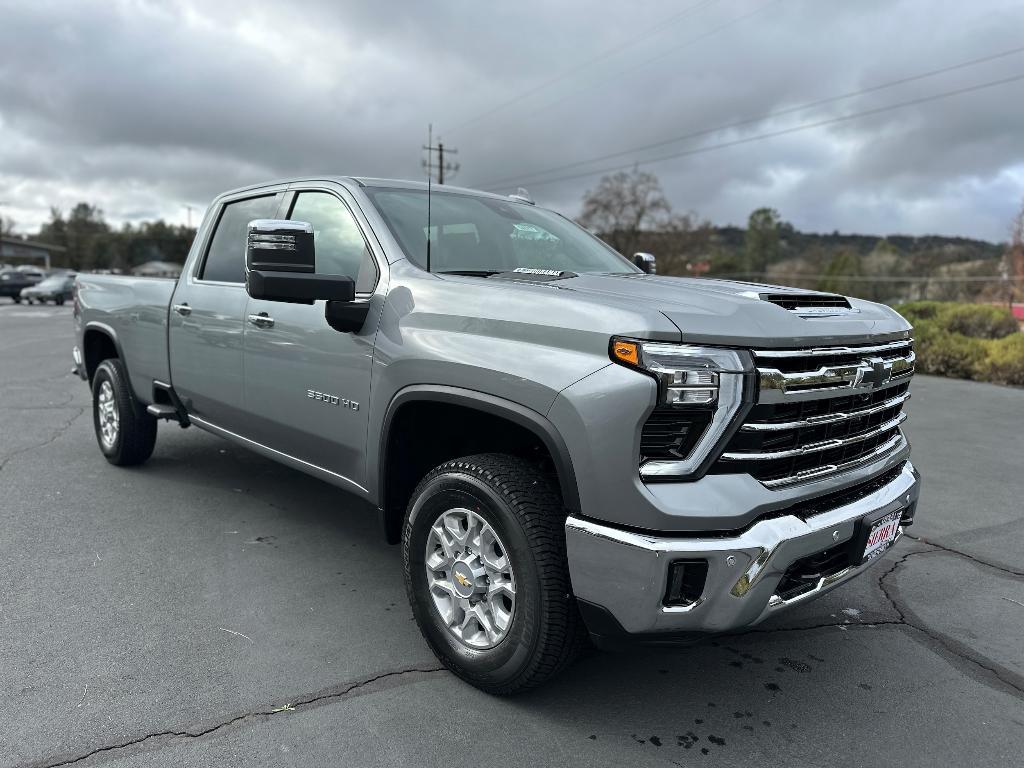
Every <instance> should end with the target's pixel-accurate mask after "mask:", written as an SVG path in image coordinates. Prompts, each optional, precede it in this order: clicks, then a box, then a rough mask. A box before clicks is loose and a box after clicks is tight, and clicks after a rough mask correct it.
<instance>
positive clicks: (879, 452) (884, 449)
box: [761, 432, 906, 488]
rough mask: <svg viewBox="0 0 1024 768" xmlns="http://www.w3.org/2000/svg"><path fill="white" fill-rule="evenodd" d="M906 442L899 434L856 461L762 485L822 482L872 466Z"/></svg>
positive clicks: (815, 469) (768, 481)
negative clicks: (871, 464)
mask: <svg viewBox="0 0 1024 768" xmlns="http://www.w3.org/2000/svg"><path fill="white" fill-rule="evenodd" d="M905 442H906V440H905V438H904V437H903V433H902V432H897V433H896V434H895V435H893V436H892V437H890V438H889V439H888V440H886V441H885V442H884V443H882V444H881V445H879V446H876V447H875V448H873V449H872V450H871V451H869V452H868V453H867V454H865V455H864V456H858V457H857V458H856V459H850V460H849V461H844V462H842V463H841V464H826V465H824V466H822V467H815V468H814V469H805V470H802V471H800V472H797V473H795V474H793V475H790V476H789V477H780V478H778V479H776V480H762V481H761V484H762V485H764V486H765V487H766V488H781V487H783V486H785V485H792V484H793V483H808V482H810V481H811V480H821V479H822V478H825V477H828V476H829V475H837V474H839V473H840V472H848V471H849V470H851V469H856V468H857V467H860V466H863V465H864V464H870V463H871V462H872V461H877V460H878V459H879V458H881V457H882V456H884V455H885V454H887V453H889V452H890V451H894V450H896V449H897V448H899V447H900V446H902V445H903V444H904V443H905Z"/></svg>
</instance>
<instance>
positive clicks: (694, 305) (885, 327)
mask: <svg viewBox="0 0 1024 768" xmlns="http://www.w3.org/2000/svg"><path fill="white" fill-rule="evenodd" d="M545 287H557V289H558V290H559V291H565V292H567V293H572V294H574V295H576V296H578V297H579V298H581V299H590V300H593V301H595V302H597V303H601V302H610V303H615V304H619V305H623V304H624V305H626V306H631V307H633V308H637V309H639V308H641V307H642V308H644V309H649V310H657V311H659V312H660V313H661V314H663V315H664V316H665V317H667V318H668V319H669V320H670V321H671V322H672V323H673V324H675V325H676V327H678V328H679V331H680V333H681V335H682V340H683V341H689V342H698V343H710V344H729V345H733V346H763V347H798V346H804V345H806V344H814V345H822V344H852V343H857V342H859V341H868V340H871V341H879V340H883V339H885V338H886V337H891V338H898V337H902V336H905V335H906V332H907V331H909V330H910V328H911V326H910V324H909V323H907V321H906V320H904V319H903V318H902V317H901V316H900V315H899V314H898V313H897V312H895V311H894V310H892V309H890V308H889V307H886V306H885V305H882V304H875V303H873V302H870V301H863V300H860V299H854V298H850V299H849V303H850V307H851V309H850V310H846V312H845V313H843V314H839V315H832V316H829V315H823V316H810V317H808V316H802V315H800V314H798V313H797V312H794V311H792V310H789V309H785V308H784V307H782V306H779V305H778V304H773V303H772V302H770V301H766V300H765V299H764V298H762V294H785V295H793V296H801V295H803V296H812V295H815V294H817V295H820V293H818V292H815V291H806V290H801V289H799V288H787V287H783V286H777V285H763V284H757V283H741V282H733V281H730V280H713V279H704V278H687V277H668V276H662V275H646V274H623V275H617V274H609V275H578V276H576V277H572V278H568V279H564V280H557V281H554V282H550V283H547V284H546V286H545Z"/></svg>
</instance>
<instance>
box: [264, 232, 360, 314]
mask: <svg viewBox="0 0 1024 768" xmlns="http://www.w3.org/2000/svg"><path fill="white" fill-rule="evenodd" d="M245 290H246V291H247V292H248V294H249V295H250V296H252V298H254V299H265V300H267V301H284V302H291V303H296V304H312V303H313V302H314V301H317V300H319V299H324V300H326V301H352V300H353V299H355V296H356V289H355V281H353V280H352V278H351V277H346V276H344V275H318V274H316V252H315V248H314V245H313V225H312V224H309V223H307V222H305V221H282V220H278V219H256V220H255V221H250V222H249V227H248V237H247V238H246V248H245Z"/></svg>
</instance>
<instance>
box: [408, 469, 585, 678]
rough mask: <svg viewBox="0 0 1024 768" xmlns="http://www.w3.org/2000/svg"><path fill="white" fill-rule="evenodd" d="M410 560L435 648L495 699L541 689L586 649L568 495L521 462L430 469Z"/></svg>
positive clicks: (424, 628) (420, 493)
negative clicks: (568, 545)
mask: <svg viewBox="0 0 1024 768" xmlns="http://www.w3.org/2000/svg"><path fill="white" fill-rule="evenodd" d="M402 559H403V564H404V566H405V584H406V591H407V593H408V596H409V602H410V604H411V605H412V611H413V615H414V616H415V618H416V622H417V623H418V624H419V627H420V631H421V632H422V633H423V636H424V638H425V639H426V640H427V643H428V644H429V645H430V647H431V648H432V649H433V651H434V653H435V654H436V655H437V657H438V659H440V661H441V662H442V663H443V664H444V665H445V666H446V667H448V669H450V670H451V671H452V672H454V673H455V674H456V675H458V676H459V677H461V678H462V679H463V680H466V681H467V682H469V683H471V684H472V685H474V686H476V687H477V688H480V689H481V690H483V691H486V692H487V693H493V694H501V695H505V694H512V693H517V692H520V691H524V690H527V689H529V688H533V687H535V686H537V685H540V684H541V683H543V682H545V681H546V680H548V679H549V678H551V677H552V676H554V675H555V674H557V673H558V672H560V671H561V670H562V669H564V668H565V667H566V666H568V665H569V664H570V663H571V662H572V661H573V659H574V658H575V657H576V656H577V655H578V653H579V651H580V649H581V648H582V646H583V644H584V643H585V639H586V630H585V627H584V626H583V622H582V620H581V618H580V616H579V612H578V610H577V608H576V604H575V601H574V599H573V597H572V588H571V585H570V583H569V570H568V565H567V561H566V554H565V511H564V508H563V506H562V502H561V498H560V497H559V494H558V493H557V491H556V490H555V489H554V488H553V487H552V486H551V484H550V482H549V481H548V478H547V477H546V476H545V475H544V474H542V473H541V472H540V471H539V470H538V469H536V468H535V467H534V466H533V465H532V464H530V463H528V462H526V461H524V460H522V459H519V458H517V457H514V456H508V455H504V454H481V455H477V456H468V457H465V458H461V459H456V460H454V461H449V462H446V463H445V464H442V465H441V466H439V467H437V468H436V469H434V470H433V471H431V472H430V473H429V474H428V475H427V476H426V477H425V478H424V479H423V480H422V481H421V482H420V484H419V486H418V487H417V488H416V490H415V491H414V492H413V496H412V500H411V501H410V504H409V510H408V512H407V514H406V519H405V525H404V529H403V532H402Z"/></svg>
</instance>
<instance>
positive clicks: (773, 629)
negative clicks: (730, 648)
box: [728, 619, 906, 637]
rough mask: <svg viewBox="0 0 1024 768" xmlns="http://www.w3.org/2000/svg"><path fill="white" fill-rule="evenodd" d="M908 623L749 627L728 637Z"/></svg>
mask: <svg viewBox="0 0 1024 768" xmlns="http://www.w3.org/2000/svg"><path fill="white" fill-rule="evenodd" d="M893 624H896V625H900V624H906V622H905V621H903V620H902V619H898V620H895V619H879V620H878V621H858V622H853V621H828V622H824V623H822V624H807V625H804V626H800V627H769V628H762V629H748V630H746V631H744V632H734V633H730V634H729V635H728V637H745V636H746V635H770V634H775V633H778V632H808V631H810V630H812V629H828V628H829V627H841V628H842V629H861V628H871V627H884V626H888V625H893Z"/></svg>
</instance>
